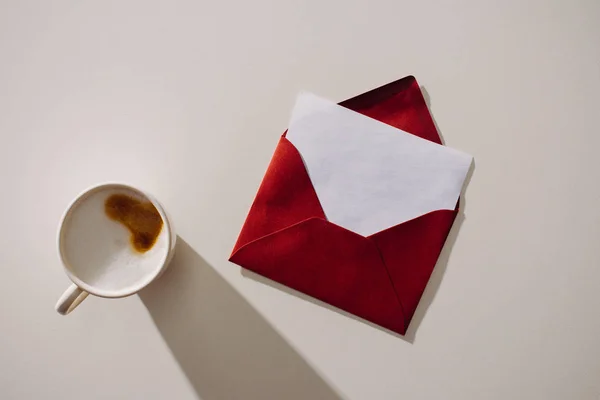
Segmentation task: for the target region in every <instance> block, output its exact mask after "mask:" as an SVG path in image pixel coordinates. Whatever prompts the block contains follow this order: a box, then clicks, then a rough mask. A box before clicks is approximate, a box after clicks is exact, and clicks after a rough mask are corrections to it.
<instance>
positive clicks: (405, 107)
mask: <svg viewBox="0 0 600 400" xmlns="http://www.w3.org/2000/svg"><path fill="white" fill-rule="evenodd" d="M340 105H341V106H342V107H346V108H348V109H350V110H354V111H356V112H358V113H360V114H363V115H366V116H367V117H371V118H373V119H376V120H378V121H381V122H383V123H386V124H388V125H391V126H393V127H395V128H398V129H402V130H403V131H405V132H409V133H411V134H413V135H415V136H418V137H420V138H423V139H426V140H429V141H432V142H434V143H438V144H442V141H441V139H440V136H439V134H438V132H437V129H436V128H435V123H434V122H433V119H432V118H431V114H430V113H429V110H428V108H427V103H426V102H425V99H424V98H423V93H421V89H420V88H419V83H418V82H417V80H416V79H415V77H414V76H407V77H405V78H402V79H399V80H397V81H394V82H391V83H388V84H387V85H383V86H380V87H378V88H376V89H373V90H370V91H368V92H366V93H363V94H360V95H358V96H356V97H353V98H351V99H348V100H345V101H343V102H341V103H340Z"/></svg>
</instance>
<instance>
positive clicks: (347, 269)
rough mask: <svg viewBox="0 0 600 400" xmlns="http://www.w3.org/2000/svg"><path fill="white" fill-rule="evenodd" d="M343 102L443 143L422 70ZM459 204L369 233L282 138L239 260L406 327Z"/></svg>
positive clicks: (242, 238)
mask: <svg viewBox="0 0 600 400" xmlns="http://www.w3.org/2000/svg"><path fill="white" fill-rule="evenodd" d="M340 105H341V106H343V107H346V108H348V109H351V110H354V111H357V112H358V113H361V114H363V115H366V116H369V117H371V118H373V119H376V120H379V121H381V122H384V123H386V124H389V125H391V126H393V127H395V128H399V129H402V130H404V131H405V132H409V133H411V134H413V135H416V136H418V137H421V138H423V139H427V140H429V141H432V142H435V143H438V144H441V140H440V137H439V135H438V133H437V131H436V128H435V125H434V123H433V120H432V118H431V115H430V114H429V111H428V109H427V105H426V103H425V100H424V98H423V95H422V94H421V90H420V89H419V85H418V83H417V81H416V80H415V78H414V77H412V76H409V77H406V78H403V79H400V80H398V81H395V82H392V83H390V84H388V85H385V86H382V87H380V88H377V89H374V90H372V91H370V92H367V93H364V94H361V95H359V96H357V97H354V98H352V99H349V100H346V101H344V102H342V103H340ZM457 212H458V205H457V206H456V208H455V209H454V210H437V211H433V212H429V213H427V214H425V215H422V216H420V217H417V218H415V219H412V220H410V221H407V222H404V223H401V224H399V225H396V226H393V227H391V228H389V229H385V230H383V231H380V232H377V233H375V234H373V235H370V236H361V235H359V234H357V233H354V232H352V231H350V230H347V229H345V228H342V227H341V226H338V225H336V224H334V223H332V222H329V221H328V220H327V218H326V216H325V213H324V212H323V209H322V207H321V204H320V202H319V198H318V197H317V194H316V192H315V189H314V187H313V184H312V183H311V179H310V177H309V175H308V173H307V170H306V167H305V164H304V162H303V159H302V157H301V156H300V154H299V152H298V150H297V149H296V148H295V147H294V145H292V143H291V142H290V141H289V140H288V139H287V138H286V133H284V135H283V136H282V137H281V139H280V141H279V144H278V146H277V148H276V150H275V154H274V155H273V159H272V160H271V163H270V165H269V167H268V170H267V172H266V175H265V177H264V179H263V182H262V184H261V186H260V188H259V190H258V194H257V195H256V198H255V200H254V203H253V204H252V207H251V209H250V212H249V214H248V217H247V218H246V222H245V223H244V226H243V228H242V231H241V233H240V235H239V238H238V240H237V243H236V244H235V247H234V249H233V252H232V254H231V257H230V261H232V262H234V263H236V264H238V265H240V266H241V267H243V268H246V269H248V270H251V271H254V272H256V273H258V274H260V275H263V276H265V277H267V278H269V279H272V280H274V281H276V282H279V283H281V284H283V285H286V286H288V287H290V288H292V289H295V290H298V291H300V292H302V293H305V294H307V295H309V296H312V297H314V298H316V299H319V300H321V301H324V302H326V303H328V304H331V305H332V306H335V307H337V308H340V309H342V310H345V311H347V312H349V313H351V314H354V315H356V316H358V317H361V318H363V319H365V320H368V321H371V322H373V323H375V324H377V325H380V326H382V327H384V328H387V329H389V330H391V331H394V332H397V333H399V334H405V333H406V330H407V328H408V325H409V323H410V320H411V318H412V316H413V314H414V312H415V309H416V308H417V304H418V303H419V300H420V298H421V295H422V294H423V291H424V289H425V286H426V285H427V282H428V280H429V277H430V275H431V273H432V271H433V268H434V267H435V264H436V261H437V259H438V257H439V254H440V252H441V250H442V247H443V246H444V242H445V240H446V237H447V236H448V233H449V231H450V228H451V227H452V223H453V222H454V219H455V217H456V215H457Z"/></svg>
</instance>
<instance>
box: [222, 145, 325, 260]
mask: <svg viewBox="0 0 600 400" xmlns="http://www.w3.org/2000/svg"><path fill="white" fill-rule="evenodd" d="M311 217H320V218H325V215H324V214H323V209H322V208H321V205H320V204H319V200H318V198H317V195H316V193H315V190H314V188H313V186H312V183H311V181H310V178H309V177H308V174H307V173H306V168H305V167H304V163H303V162H302V159H301V157H300V155H299V154H298V150H296V148H295V147H294V146H293V145H292V144H291V143H290V142H289V141H288V140H287V139H286V138H285V137H282V138H281V139H280V140H279V144H278V145H277V148H276V149H275V153H274V154H273V158H272V159H271V162H270V164H269V167H268V169H267V172H266V173H265V177H264V178H263V181H262V183H261V185H260V188H259V189H258V193H257V195H256V198H255V199H254V202H253V203H252V207H251V209H250V212H249V213H248V217H247V218H246V222H245V223H244V226H243V228H242V231H241V233H240V236H239V237H238V240H237V242H236V244H235V247H234V248H233V252H232V254H233V253H235V252H236V251H238V250H239V249H240V248H241V247H243V246H244V245H246V244H248V243H250V242H251V241H253V240H256V239H258V238H260V237H262V236H265V235H268V234H270V233H273V232H276V231H278V230H281V229H284V228H287V227H289V226H290V225H293V224H296V223H298V222H301V221H303V220H305V219H308V218H311Z"/></svg>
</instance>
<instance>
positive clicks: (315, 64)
mask: <svg viewBox="0 0 600 400" xmlns="http://www.w3.org/2000/svg"><path fill="white" fill-rule="evenodd" d="M599 19H600V2H598V1H594V0H587V1H585V0H582V1H558V0H557V1H528V2H527V1H526V2H524V1H517V0H515V1H512V0H511V1H504V2H499V1H478V0H471V1H462V2H458V1H454V2H451V1H438V2H431V1H404V0H376V1H347V0H344V1H342V0H339V1H323V0H306V1H295V2H288V1H280V0H257V1H237V2H205V1H191V0H182V1H172V2H166V1H155V0H150V1H149V0H143V1H142V0H125V1H123V0H119V1H112V0H110V1H96V2H85V1H45V0H30V1H17V0H8V1H3V2H1V3H0V106H1V109H2V112H1V116H0V134H1V139H2V145H1V146H0V171H1V174H2V183H3V191H2V197H1V200H0V201H1V203H0V205H1V208H2V210H3V229H2V234H1V237H0V240H1V241H2V243H3V246H2V251H1V252H0V265H1V267H2V271H3V274H4V275H3V277H2V279H0V293H1V294H0V296H1V297H0V299H1V300H2V306H1V307H0V321H1V329H2V334H1V335H0V397H1V398H2V399H41V398H44V399H79V398H86V399H89V400H91V399H144V400H151V399H182V400H185V399H203V400H214V399H226V400H228V399H324V400H339V399H352V400H358V399H365V400H371V399H384V400H385V399H460V400H464V399H477V400H478V399H528V400H532V399H540V400H551V399H557V400H563V399H585V400H587V399H597V398H599V396H600V379H598V378H599V376H600V345H599V344H598V338H600V309H599V305H600V253H599V252H598V247H599V245H600V211H599V203H600V186H599V185H598V183H599V182H600V159H599V158H598V157H597V154H596V153H597V152H596V149H598V148H599V146H600V133H599V130H598V115H599V113H600V97H599V95H598V93H600V25H599V24H598V21H599ZM409 74H414V75H415V76H416V77H417V79H418V80H419V82H420V84H421V85H422V86H423V87H424V88H425V91H426V94H427V97H428V101H429V104H430V107H431V111H432V113H433V116H434V118H435V120H436V122H437V125H438V127H439V129H440V132H441V134H442V136H443V138H444V140H445V142H446V144H447V145H449V146H451V147H454V148H457V149H460V150H462V151H464V152H467V153H470V154H472V155H474V157H475V168H474V171H473V173H472V177H471V179H470V182H469V184H468V186H467V189H466V192H465V196H464V200H465V203H464V206H463V212H464V217H461V218H460V220H459V221H458V222H457V223H456V224H455V227H454V229H453V231H452V235H451V237H450V240H449V242H448V243H447V245H446V247H445V249H444V254H443V256H442V259H441V261H440V262H439V263H438V266H437V268H436V270H435V272H434V274H433V277H432V280H431V282H430V284H429V286H428V288H427V290H426V293H425V296H424V299H423V301H422V302H421V304H420V306H419V309H418V311H417V315H416V317H415V318H414V320H413V322H412V325H411V328H410V330H409V333H408V335H407V338H405V339H402V338H400V337H398V336H395V335H392V334H389V333H388V332H385V331H383V330H379V329H377V328H374V327H372V326H370V325H367V324H365V323H363V322H361V321H358V320H356V319H353V318H349V317H348V316H346V315H343V314H341V313H338V312H335V311H332V310H331V309H329V308H327V307H324V306H322V305H320V304H316V303H314V302H311V301H309V299H307V298H306V297H305V296H300V295H297V294H296V293H294V292H292V291H289V290H286V289H285V288H282V287H281V286H276V285H272V284H269V283H267V282H264V281H263V280H261V279H258V278H256V277H255V276H253V275H250V274H248V273H242V272H241V270H240V268H239V267H238V266H236V265H234V264H231V263H229V262H228V261H227V258H228V256H229V253H230V251H231V249H232V247H233V244H234V242H235V240H236V238H237V235H238V233H239V230H240V228H241V226H242V223H243V221H244V218H245V216H246V214H247V211H248V209H249V206H250V204H251V202H252V200H253V198H254V194H255V193H256V190H257V188H258V185H259V184H260V182H261V179H262V177H263V174H264V172H265V169H266V167H267V165H268V162H269V160H270V157H271V154H272V152H273V150H274V148H275V146H276V143H277V140H278V137H279V135H280V134H281V132H282V131H283V130H284V129H285V127H286V124H287V121H288V118H289V113H290V110H291V107H292V105H293V100H294V98H295V96H296V94H297V93H298V91H300V90H302V89H306V90H309V91H311V92H314V93H317V94H319V95H321V96H324V97H326V98H329V99H332V100H336V101H339V100H343V99H346V98H349V97H352V96H354V95H356V94H358V93H361V92H364V91H366V90H369V89H372V88H374V87H377V86H379V85H382V84H385V83H387V82H390V81H393V80H396V79H398V78H401V77H403V76H406V75H409ZM105 181H122V182H128V183H131V184H133V185H136V186H139V187H141V188H144V189H146V190H148V191H150V192H151V193H154V194H155V195H156V197H158V199H159V200H161V201H162V202H163V203H164V205H165V207H166V208H167V209H168V210H169V211H170V213H171V215H172V217H173V220H174V222H175V224H176V228H177V232H178V234H179V235H180V237H181V239H182V240H181V242H180V244H179V245H178V248H177V252H178V253H177V256H176V258H175V261H174V263H173V265H172V268H171V269H170V270H168V272H167V273H166V275H165V276H164V277H163V278H162V279H161V280H160V281H158V282H156V283H155V284H154V285H153V286H152V287H150V288H148V289H147V290H145V291H144V292H143V293H142V294H141V295H140V296H137V295H136V296H132V297H129V298H126V299H122V300H105V299H100V298H95V297H90V298H88V300H86V301H85V302H84V303H83V304H82V305H81V306H80V307H79V308H78V309H77V310H75V311H74V312H73V313H72V314H71V315H69V316H67V317H62V316H59V315H58V314H57V313H56V312H55V311H54V308H53V307H54V303H55V302H56V300H57V298H58V296H59V295H60V294H61V293H62V291H63V290H64V289H65V288H66V286H67V285H68V283H69V281H68V279H67V277H66V275H65V274H64V273H63V271H62V267H61V265H60V262H59V260H58V256H57V250H56V243H55V236H56V229H57V225H58V221H59V219H60V216H61V214H62V213H63V211H64V209H65V207H66V206H67V205H68V203H69V202H70V201H71V199H72V198H73V197H74V196H76V195H77V194H78V193H79V192H80V191H82V190H83V189H85V188H86V187H89V186H91V185H93V184H96V183H100V182H105Z"/></svg>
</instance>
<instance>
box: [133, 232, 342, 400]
mask: <svg viewBox="0 0 600 400" xmlns="http://www.w3.org/2000/svg"><path fill="white" fill-rule="evenodd" d="M139 296H140V298H141V299H142V302H143V303H144V305H145V306H146V308H147V309H148V311H149V313H150V315H151V316H152V319H153V320H154V323H155V324H156V326H157V327H158V329H159V331H160V333H161V334H162V336H163V338H164V340H165V342H166V343H167V344H168V346H169V347H170V349H171V351H172V353H173V355H174V356H175V358H176V359H177V361H178V362H179V364H180V366H181V368H182V370H183V371H184V372H185V374H186V376H187V378H188V379H189V381H190V383H191V384H192V386H193V387H194V389H195V390H196V392H197V393H198V395H199V396H200V397H201V398H202V399H203V400H212V399H242V398H243V399H261V400H263V399H291V400H293V399H319V400H321V399H322V400H339V399H341V396H340V395H338V394H337V393H336V392H335V391H334V390H333V389H332V388H331V387H330V386H329V385H328V384H327V383H326V382H325V381H324V380H323V378H321V377H320V376H319V375H318V374H317V373H316V372H315V371H314V370H313V369H312V368H311V367H310V365H308V363H307V362H306V361H305V360H304V359H303V358H302V356H300V354H298V352H297V351H296V350H294V349H293V348H292V347H291V346H290V345H289V344H288V343H287V342H286V341H285V339H283V338H282V337H281V335H279V334H278V333H277V332H276V331H275V330H274V328H273V327H271V325H270V324H269V323H268V322H267V321H266V320H265V319H264V318H263V317H262V316H261V315H259V314H258V312H257V311H256V310H255V309H254V308H253V307H252V306H251V305H250V304H248V302H247V301H246V300H244V299H243V298H242V296H241V295H240V294H239V293H238V292H237V291H236V290H235V289H234V288H232V287H231V285H230V284H229V283H227V282H226V281H225V280H224V279H223V278H222V277H221V276H220V275H219V274H218V273H217V272H216V271H215V270H214V269H213V268H212V267H211V266H210V265H208V264H207V262H206V261H205V260H204V259H203V258H202V257H200V255H198V254H197V253H196V252H195V251H194V250H193V249H192V248H191V247H190V246H189V245H188V244H187V243H186V242H185V241H183V240H182V239H181V238H177V247H176V249H175V257H174V258H173V261H172V262H171V265H170V267H169V268H168V269H167V271H166V272H165V273H164V274H163V276H162V277H160V278H159V279H158V280H157V281H155V282H153V283H152V284H151V285H150V286H148V287H147V288H146V289H144V290H143V291H142V292H140V294H139Z"/></svg>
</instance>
